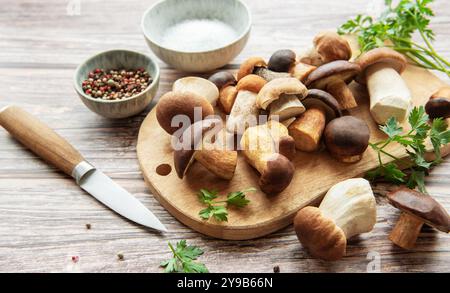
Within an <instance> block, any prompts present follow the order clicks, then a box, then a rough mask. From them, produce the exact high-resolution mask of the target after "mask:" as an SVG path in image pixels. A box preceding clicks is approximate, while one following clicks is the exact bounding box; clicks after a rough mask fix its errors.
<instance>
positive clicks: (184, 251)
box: [160, 240, 208, 273]
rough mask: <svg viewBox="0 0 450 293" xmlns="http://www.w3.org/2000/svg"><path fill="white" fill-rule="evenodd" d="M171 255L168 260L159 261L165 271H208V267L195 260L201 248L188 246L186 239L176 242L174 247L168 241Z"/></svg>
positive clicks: (201, 252) (200, 252)
mask: <svg viewBox="0 0 450 293" xmlns="http://www.w3.org/2000/svg"><path fill="white" fill-rule="evenodd" d="M168 245H169V248H170V250H171V251H172V253H173V257H172V258H171V259H169V260H166V261H163V262H161V264H160V266H161V267H164V268H165V269H164V272H166V273H208V269H207V268H206V266H205V265H204V264H202V263H199V262H195V261H194V260H196V259H197V258H198V257H199V256H200V255H202V254H203V250H201V249H200V248H198V247H196V246H188V245H187V243H186V240H181V241H180V242H178V243H177V247H176V249H175V248H174V247H173V246H172V244H171V243H170V242H169V243H168Z"/></svg>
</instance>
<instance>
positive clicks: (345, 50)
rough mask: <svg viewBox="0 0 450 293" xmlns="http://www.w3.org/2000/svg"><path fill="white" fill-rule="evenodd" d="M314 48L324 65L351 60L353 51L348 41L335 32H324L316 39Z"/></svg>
mask: <svg viewBox="0 0 450 293" xmlns="http://www.w3.org/2000/svg"><path fill="white" fill-rule="evenodd" d="M313 43H314V47H315V48H316V51H317V53H319V55H320V56H321V59H322V62H323V63H329V62H331V61H335V60H349V59H350V57H351V56H352V49H351V47H350V44H349V43H348V41H347V40H346V39H344V38H343V37H341V36H340V35H338V34H337V33H335V32H323V33H320V34H318V35H317V36H316V37H315V38H314V41H313Z"/></svg>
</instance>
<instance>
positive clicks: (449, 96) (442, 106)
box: [425, 86, 450, 119]
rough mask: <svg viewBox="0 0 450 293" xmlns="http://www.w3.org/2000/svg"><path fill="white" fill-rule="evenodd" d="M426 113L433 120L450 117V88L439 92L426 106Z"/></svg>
mask: <svg viewBox="0 0 450 293" xmlns="http://www.w3.org/2000/svg"><path fill="white" fill-rule="evenodd" d="M425 111H426V112H427V114H428V116H430V118H431V119H435V118H439V117H442V118H444V119H445V118H449V117H450V87H448V86H445V87H442V88H440V89H439V90H437V91H436V92H435V93H434V94H433V95H432V96H431V97H430V100H429V101H428V102H427V103H426V104H425Z"/></svg>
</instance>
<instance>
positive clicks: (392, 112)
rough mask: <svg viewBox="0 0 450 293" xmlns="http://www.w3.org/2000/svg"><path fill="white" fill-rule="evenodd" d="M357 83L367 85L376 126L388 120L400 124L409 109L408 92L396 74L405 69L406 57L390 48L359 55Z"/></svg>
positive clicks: (409, 96)
mask: <svg viewBox="0 0 450 293" xmlns="http://www.w3.org/2000/svg"><path fill="white" fill-rule="evenodd" d="M357 63H358V64H359V65H360V66H361V70H362V71H361V74H360V75H359V76H358V78H357V81H358V82H359V83H362V84H365V83H367V90H368V91H369V95H370V113H371V114H372V117H373V119H374V120H375V121H376V122H377V123H378V124H385V123H386V121H387V120H388V119H389V118H390V117H394V118H396V119H397V121H403V120H404V119H405V118H406V116H407V115H408V112H409V109H410V108H411V105H412V102H411V93H410V91H409V89H408V86H407V85H406V83H405V81H404V80H403V78H402V77H401V76H400V74H401V73H402V72H403V71H404V70H405V68H406V64H407V61H406V58H405V57H404V56H403V55H402V54H400V53H398V52H396V51H394V50H392V49H390V48H376V49H373V50H370V51H368V52H366V53H364V54H362V55H361V56H360V57H359V58H358V60H357Z"/></svg>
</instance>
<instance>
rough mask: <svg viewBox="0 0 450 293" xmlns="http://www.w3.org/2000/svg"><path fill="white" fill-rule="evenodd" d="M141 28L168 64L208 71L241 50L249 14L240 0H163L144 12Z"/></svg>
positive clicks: (151, 45)
mask: <svg viewBox="0 0 450 293" xmlns="http://www.w3.org/2000/svg"><path fill="white" fill-rule="evenodd" d="M141 28H142V31H143V33H144V36H145V40H146V41H147V44H148V46H149V47H150V49H151V50H152V51H153V52H154V53H155V55H156V56H158V57H159V58H160V59H161V60H163V61H164V62H166V63H167V64H169V65H171V66H173V67H175V68H176V69H179V70H182V71H187V72H208V71H212V70H214V69H217V68H220V67H222V66H224V65H226V64H228V63H229V62H230V61H231V60H232V59H234V58H235V57H236V56H237V55H238V54H239V53H240V52H241V51H242V49H243V48H244V47H245V45H246V43H247V40H248V38H249V35H250V29H251V15H250V11H249V9H248V7H247V5H245V4H244V3H243V2H241V1H239V0H164V1H160V2H158V3H156V4H154V5H153V6H152V7H150V8H149V9H148V10H147V11H146V12H145V13H144V15H143V17H142V21H141Z"/></svg>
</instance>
